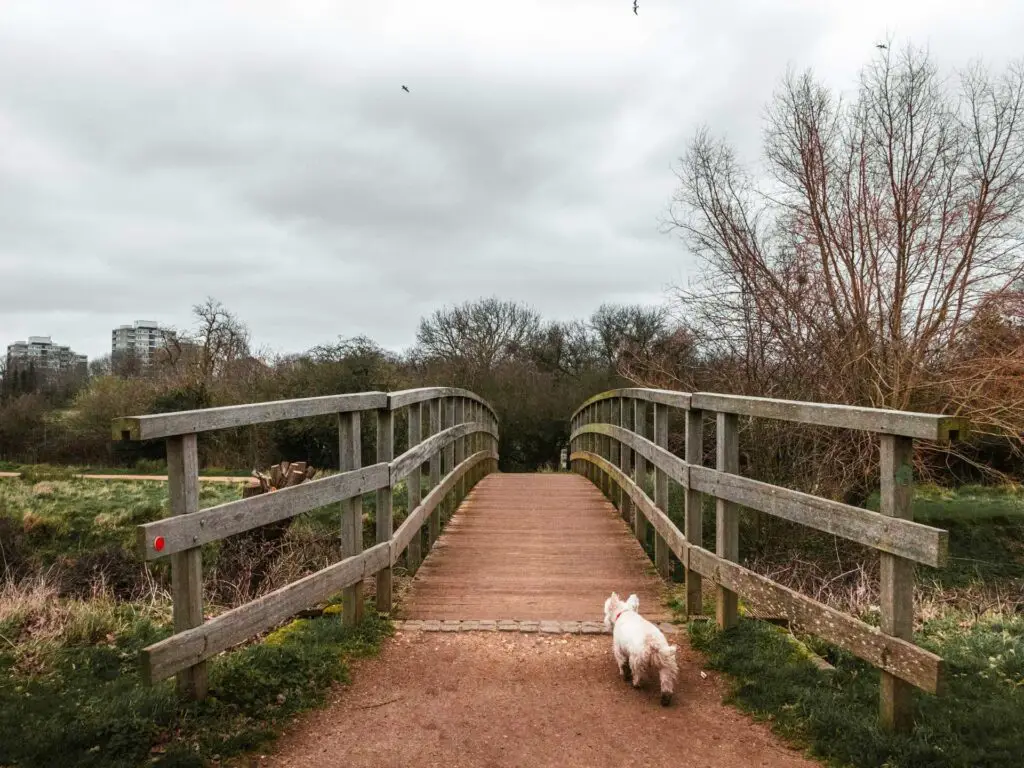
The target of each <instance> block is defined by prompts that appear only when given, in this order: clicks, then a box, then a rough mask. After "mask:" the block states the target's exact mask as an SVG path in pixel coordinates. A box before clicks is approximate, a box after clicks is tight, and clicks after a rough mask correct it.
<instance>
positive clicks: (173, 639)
mask: <svg viewBox="0 0 1024 768" xmlns="http://www.w3.org/2000/svg"><path fill="white" fill-rule="evenodd" d="M389 562H390V544H389V543H387V542H385V543H382V544H378V545H376V546H374V547H371V548H370V549H368V550H366V551H365V552H363V553H361V554H359V555H353V556H352V557H348V558H345V559H344V560H342V561H341V562H338V563H335V564H334V565H331V566H328V567H327V568H324V569H323V570H321V571H317V572H316V573H314V574H311V575H309V576H306V577H304V578H302V579H299V580H298V581H295V582H292V583H291V584H289V585H287V586H285V587H281V588H280V589H277V590H274V591H273V592H270V593H268V594H266V595H264V596H263V597H260V598H257V599H256V600H253V601H252V602H250V603H246V604H245V605H242V606H239V607H238V608H235V609H233V610H230V611H228V612H226V613H222V614H221V615H220V616H217V617H216V618H214V619H211V620H210V621H208V622H206V623H205V624H203V625H201V626H197V627H195V628H193V629H190V630H188V631H186V632H182V633H180V634H174V635H171V636H170V637H168V638H167V639H166V640H161V641H160V642H159V643H154V644H153V645H151V646H149V647H148V648H145V649H144V650H143V651H142V676H143V679H144V681H145V682H146V683H147V684H149V685H152V684H153V683H155V682H157V681H159V680H163V679H165V678H167V677H170V676H171V675H173V674H175V673H176V672H180V671H181V670H185V669H189V668H194V667H195V665H198V664H201V663H202V662H203V661H204V660H206V659H209V658H210V657H212V656H216V655H217V654H218V653H220V652H222V651H226V650H227V649H228V648H231V647H232V646H235V645H238V644H239V643H241V642H244V641H246V640H248V639H249V638H251V637H253V636H254V635H257V634H259V633H260V632H263V631H266V630H268V629H271V628H273V627H276V626H277V625H279V624H281V623H282V622H283V621H285V620H286V619H288V618H289V617H290V616H294V615H295V614H296V613H298V612H299V611H301V610H303V609H305V608H310V607H312V606H314V605H316V604H317V603H319V602H321V601H323V600H326V599H327V598H328V597H330V596H331V595H333V594H335V593H337V592H338V591H339V590H341V589H343V588H345V587H348V586H350V585H353V584H357V583H361V582H362V580H363V579H364V578H366V577H367V576H370V575H372V574H373V573H376V572H379V571H380V570H381V569H382V568H387V567H388V564H389Z"/></svg>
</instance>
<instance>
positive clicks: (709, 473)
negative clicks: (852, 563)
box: [570, 389, 967, 730]
mask: <svg viewBox="0 0 1024 768" xmlns="http://www.w3.org/2000/svg"><path fill="white" fill-rule="evenodd" d="M670 409H676V410H677V411H681V412H682V416H683V417H684V418H685V443H684V445H685V455H684V458H679V457H677V456H675V455H674V454H672V453H671V452H669V450H668V422H669V413H670ZM711 413H713V414H715V421H716V447H717V457H716V459H717V460H716V466H715V468H714V469H712V468H710V467H705V466H703V424H704V416H705V415H706V414H711ZM648 414H650V419H649V417H648ZM740 416H748V417H760V418H769V419H780V420H784V421H792V422H799V423H802V424H814V425H823V426H828V427H840V428H846V429H852V430H863V431H869V432H875V433H878V434H879V435H880V444H881V507H880V509H881V511H880V512H871V511H869V510H866V509H861V508H859V507H854V506H850V505H848V504H843V503H840V502H837V501H831V500H828V499H824V498H819V497H817V496H812V495H809V494H806V493H800V492H797V491H793V490H790V489H787V488H781V487H778V486H775V485H771V484H769V483H763V482H759V481H757V480H752V479H749V478H746V477H742V476H741V475H740V474H739V442H738V425H739V422H738V419H739V417H740ZM571 426H572V430H571V439H570V446H571V453H570V463H571V465H572V468H573V470H574V471H576V472H579V473H581V474H584V475H586V476H587V477H589V478H590V479H591V480H592V481H593V482H594V483H595V484H596V485H598V486H599V487H600V488H601V489H602V490H603V491H604V493H605V495H607V496H608V497H609V498H610V499H612V501H613V502H614V503H615V504H616V506H617V507H618V508H619V509H620V511H621V512H622V515H623V517H625V518H626V519H627V520H629V521H631V522H632V524H633V526H634V530H635V532H636V536H637V537H638V538H639V539H640V541H641V542H647V541H648V526H651V527H653V529H654V532H655V534H654V538H655V547H654V550H655V552H654V560H655V565H656V567H657V569H658V571H659V572H660V573H661V574H662V575H663V576H667V575H668V573H669V568H670V557H671V554H674V555H675V556H676V557H677V558H678V559H679V561H680V562H681V563H682V566H683V569H684V572H685V579H686V608H687V612H688V613H691V614H699V613H701V612H702V605H701V603H702V599H701V581H702V579H709V580H710V581H712V582H713V583H714V584H716V585H717V601H716V614H717V621H718V625H719V626H720V627H722V628H729V627H732V626H733V625H735V624H736V621H737V598H738V597H742V598H743V599H744V600H746V601H748V602H749V603H750V604H751V605H752V606H753V607H756V608H759V609H761V610H763V611H770V612H772V613H773V614H774V615H778V616H783V617H785V618H787V619H788V620H789V623H790V624H791V625H792V626H796V627H800V628H802V629H804V630H805V631H807V632H809V633H811V634H814V635H817V636H819V637H821V638H823V639H824V640H826V641H828V642H831V643H833V644H835V645H837V646H840V647H842V648H845V649H847V650H848V651H850V652H851V653H853V654H854V655H856V656H858V657H860V658H862V659H864V660H866V661H868V662H870V663H871V664H873V665H874V666H875V667H878V668H879V669H880V670H881V671H882V689H881V704H880V706H881V714H880V716H881V720H882V723H883V725H885V726H887V727H890V728H895V729H900V730H903V729H906V728H908V727H909V726H910V725H911V701H910V693H911V686H916V687H917V688H920V689H922V690H924V691H927V692H930V693H938V692H939V691H940V688H941V684H942V659H941V658H939V657H938V656H936V655H935V654H933V653H930V652H928V651H926V650H924V649H922V648H920V647H918V646H916V645H914V644H913V642H912V636H913V633H912V630H913V619H914V564H915V563H924V564H926V565H930V566H933V567H942V566H943V565H944V564H945V562H946V556H947V545H948V535H947V533H946V531H943V530H939V529H937V528H931V527H929V526H926V525H921V524H919V523H915V522H913V521H912V520H911V517H912V515H911V497H912V492H913V469H912V459H913V440H914V439H915V438H917V439H923V440H932V441H938V442H943V441H948V440H951V439H957V438H958V437H962V436H963V434H964V432H965V431H966V429H967V424H966V422H965V421H963V420H961V419H955V418H950V417H946V416H934V415H930V414H922V413H908V412H903V411H888V410H880V409H874V408H857V407H851V406H843V405H829V404H819V403H803V402H793V401H787V400H771V399H765V398H755V397H738V396H733V395H719V394H710V393H704V392H699V393H693V394H690V393H686V392H674V391H667V390H652V389H618V390H612V391H609V392H604V393H602V394H600V395H597V396H596V397H593V398H591V399H590V400H587V401H586V402H585V403H584V404H583V405H582V406H581V407H580V408H579V409H578V410H577V411H576V413H575V414H573V417H572V425H571ZM649 468H653V472H654V482H653V488H654V498H653V499H651V498H650V497H649V496H648V495H647V493H646V492H645V490H644V489H645V487H646V486H647V481H648V472H649ZM669 481H673V482H675V483H678V484H679V485H680V486H682V488H683V489H684V496H683V498H684V512H683V516H684V522H683V530H679V528H677V527H676V525H675V524H674V523H673V522H672V520H671V519H670V518H669V516H668V514H667V513H668V510H669V506H668V483H669ZM704 494H707V495H709V496H711V497H713V498H714V499H715V500H716V502H715V503H716V542H715V551H714V552H711V551H709V550H708V549H706V548H704V544H703V541H702V534H701V530H702V522H703V521H702V506H701V503H702V495H704ZM740 506H743V507H746V508H748V509H751V510H755V511H756V512H758V513H766V514H769V515H773V516H775V517H779V518H782V519H784V520H788V521H790V522H794V523H800V524H802V525H806V526H808V527H811V528H815V529H817V530H820V531H825V532H827V533H831V534H834V535H836V536H841V537H843V538H846V539H849V540H851V541H855V542H858V543H859V544H863V545H865V546H869V547H873V548H875V549H877V550H878V551H879V555H880V559H881V583H880V587H881V601H880V608H881V627H880V628H875V627H873V626H871V625H869V624H867V623H865V622H863V621H861V620H860V619H857V618H855V617H853V616H851V615H848V614H845V613H842V612H841V611H837V610H835V609H833V608H830V607H828V606H826V605H824V604H822V603H820V602H818V601H816V600H813V599H811V598H810V597H807V596H806V595H802V594H800V593H798V592H796V591H794V590H792V589H789V588H787V587H784V586H782V585H781V584H777V583H775V582H774V581H772V580H771V579H769V578H767V577H765V576H762V575H760V574H757V573H755V572H754V571H751V570H749V569H747V568H744V567H743V566H741V565H739V564H738V563H737V562H736V561H737V560H738V559H739V507H740ZM670 553H671V554H670Z"/></svg>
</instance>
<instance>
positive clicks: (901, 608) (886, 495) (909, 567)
mask: <svg viewBox="0 0 1024 768" xmlns="http://www.w3.org/2000/svg"><path fill="white" fill-rule="evenodd" d="M881 451H882V453H881V491H882V494H881V499H880V508H879V511H880V512H881V513H882V514H883V515H889V516H890V517H899V518H902V519H904V520H910V519H912V518H913V511H912V509H911V501H912V499H913V491H914V467H913V458H914V441H913V439H912V438H909V437H897V436H895V435H882V436H881ZM879 557H880V562H879V566H880V576H881V579H880V587H881V598H880V608H881V613H882V615H881V627H880V628H881V630H882V631H883V632H884V633H885V634H887V635H892V636H893V637H898V638H901V639H903V640H913V634H914V563H913V562H912V561H911V560H907V559H905V558H902V557H898V556H897V555H891V554H888V553H886V552H879ZM912 692H913V687H912V686H911V685H910V683H907V682H905V681H903V680H901V679H899V678H898V677H895V676H893V675H891V674H889V673H888V672H882V686H881V702H880V703H881V711H880V713H879V714H880V718H881V723H882V727H883V728H887V729H889V730H894V731H903V732H905V731H909V730H911V728H913V724H914V708H913V707H914V700H913V695H912Z"/></svg>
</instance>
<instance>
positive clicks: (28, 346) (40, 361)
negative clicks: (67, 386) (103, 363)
mask: <svg viewBox="0 0 1024 768" xmlns="http://www.w3.org/2000/svg"><path fill="white" fill-rule="evenodd" d="M88 366H89V359H88V358H87V357H86V356H85V355H76V354H75V353H74V352H72V351H71V348H70V347H65V346H61V345H59V344H54V343H53V340H52V339H51V338H50V337H49V336H29V337H28V341H16V342H14V343H13V344H8V345H7V371H8V373H12V372H14V371H23V370H29V369H30V368H31V369H33V370H35V371H37V372H38V373H40V374H42V375H47V374H57V373H65V372H69V373H70V372H75V373H86V372H87V371H88Z"/></svg>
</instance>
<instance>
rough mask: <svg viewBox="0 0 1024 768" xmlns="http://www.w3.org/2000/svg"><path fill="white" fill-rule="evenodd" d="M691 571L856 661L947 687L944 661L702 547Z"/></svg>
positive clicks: (931, 689) (693, 552)
mask: <svg viewBox="0 0 1024 768" xmlns="http://www.w3.org/2000/svg"><path fill="white" fill-rule="evenodd" d="M689 550H690V552H689V558H690V568H691V569H693V570H695V571H697V573H699V574H701V575H702V576H704V577H705V578H707V579H710V580H711V581H713V582H715V583H716V584H721V585H722V586H724V587H725V588H726V589H728V590H731V591H733V592H735V593H737V594H738V595H740V596H741V597H743V598H744V599H746V600H748V601H750V603H751V605H753V606H754V607H756V608H757V609H758V610H760V611H762V612H763V613H765V615H770V616H779V617H785V618H786V619H788V620H789V623H790V624H791V625H792V626H794V627H798V628H800V629H801V630H803V631H805V632H808V633H809V634H813V635H816V636H817V637H820V638H821V639H823V640H825V641H827V642H830V643H832V644H834V645H838V646H839V647H840V648H845V649H846V650H848V651H849V652H850V653H852V654H853V655H854V656H857V657H858V658H861V659H864V660H865V661H867V662H869V663H871V664H873V665H874V666H875V667H877V668H879V669H882V670H885V671H886V672H888V673H890V674H892V675H895V676H896V677H898V678H900V679H901V680H906V681H907V682H908V683H910V684H911V685H915V686H917V687H918V688H920V689H921V690H923V691H927V692H928V693H939V691H940V690H941V687H942V671H943V661H942V658H941V657H939V656H936V655H935V654H934V653H931V652H930V651H926V650H925V649H924V648H919V647H918V646H916V645H914V644H913V643H911V642H908V641H907V640H901V639H900V638H898V637H892V636H891V635H886V634H884V633H883V632H882V631H881V630H879V629H877V628H876V627H872V626H871V625H870V624H866V623H864V622H863V621H861V620H860V619H857V618H855V617H853V616H850V615H848V614H845V613H843V612H842V611H838V610H836V609H835V608H830V607H829V606H827V605H825V604H823V603H819V602H818V601H817V600H815V599H813V598H810V597H807V596H806V595H802V594H800V593H799V592H796V591H794V590H792V589H789V588H788V587H784V586H782V585H781V584H777V583H775V582H774V581H772V580H771V579H769V578H768V577H766V576H762V575H760V574H758V573H754V572H753V571H751V570H749V569H747V568H744V567H743V566H741V565H739V564H737V563H734V562H731V561H729V560H725V559H723V558H721V557H719V556H718V555H716V554H714V553H713V552H709V551H708V550H706V549H703V548H702V547H695V546H692V545H691V546H690V547H689Z"/></svg>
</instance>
